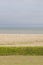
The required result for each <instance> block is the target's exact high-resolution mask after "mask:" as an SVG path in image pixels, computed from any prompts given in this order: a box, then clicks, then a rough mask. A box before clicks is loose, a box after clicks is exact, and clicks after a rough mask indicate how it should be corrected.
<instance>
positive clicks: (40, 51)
mask: <svg viewBox="0 0 43 65" xmlns="http://www.w3.org/2000/svg"><path fill="white" fill-rule="evenodd" d="M0 55H33V56H34V55H43V47H0Z"/></svg>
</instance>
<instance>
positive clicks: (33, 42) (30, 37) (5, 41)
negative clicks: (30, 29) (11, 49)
mask: <svg viewBox="0 0 43 65" xmlns="http://www.w3.org/2000/svg"><path fill="white" fill-rule="evenodd" d="M0 46H43V34H0Z"/></svg>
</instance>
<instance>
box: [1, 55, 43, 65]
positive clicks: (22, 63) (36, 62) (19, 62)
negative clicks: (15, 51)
mask: <svg viewBox="0 0 43 65" xmlns="http://www.w3.org/2000/svg"><path fill="white" fill-rule="evenodd" d="M0 65H43V56H22V55H16V56H15V55H13V56H0Z"/></svg>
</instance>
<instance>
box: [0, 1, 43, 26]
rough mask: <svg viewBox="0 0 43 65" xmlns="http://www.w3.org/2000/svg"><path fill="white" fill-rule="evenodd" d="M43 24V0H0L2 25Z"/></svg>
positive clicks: (0, 20)
mask: <svg viewBox="0 0 43 65" xmlns="http://www.w3.org/2000/svg"><path fill="white" fill-rule="evenodd" d="M29 25H43V0H0V26H29Z"/></svg>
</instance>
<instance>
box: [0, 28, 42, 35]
mask: <svg viewBox="0 0 43 65" xmlns="http://www.w3.org/2000/svg"><path fill="white" fill-rule="evenodd" d="M0 34H43V27H29V28H0Z"/></svg>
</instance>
